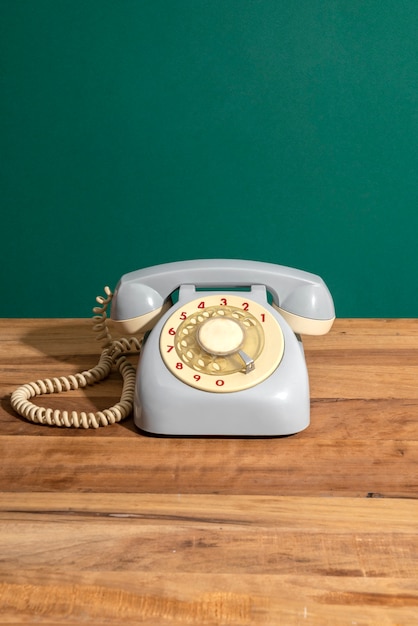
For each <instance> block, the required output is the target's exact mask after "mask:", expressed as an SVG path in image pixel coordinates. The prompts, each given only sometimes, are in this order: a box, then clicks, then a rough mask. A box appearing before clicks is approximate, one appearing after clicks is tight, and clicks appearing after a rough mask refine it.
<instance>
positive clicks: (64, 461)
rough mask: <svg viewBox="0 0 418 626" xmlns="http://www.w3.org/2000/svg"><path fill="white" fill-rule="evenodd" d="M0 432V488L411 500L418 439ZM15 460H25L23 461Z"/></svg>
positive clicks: (415, 492) (417, 479) (417, 478)
mask: <svg viewBox="0 0 418 626" xmlns="http://www.w3.org/2000/svg"><path fill="white" fill-rule="evenodd" d="M71 432H72V433H73V436H72V437H67V438H66V439H65V440H64V441H65V444H64V445H63V439H62V438H61V436H60V434H59V433H58V435H56V436H55V437H52V436H51V437H42V438H39V437H35V436H33V437H31V436H27V437H24V438H19V443H18V444H17V443H16V438H14V437H13V436H3V437H1V438H0V475H1V477H2V479H1V480H2V490H3V491H30V490H35V491H62V490H66V491H106V492H117V491H124V492H129V493H132V492H137V493H144V492H155V493H162V492H165V493H224V494H244V493H247V494H249V495H254V494H263V495H271V494H282V495H306V496H312V495H317V496H319V495H322V496H324V495H327V496H330V495H347V496H348V495H350V496H360V497H365V496H366V495H367V494H368V493H378V494H381V495H385V496H391V497H395V496H398V497H399V496H402V497H410V498H417V497H418V475H417V472H416V468H417V459H418V442H416V441H402V440H400V441H397V440H396V441H380V442H378V443H377V442H376V441H375V440H371V441H364V440H363V441H362V440H360V441H358V440H347V439H343V440H328V439H327V440H321V439H315V440H313V439H306V440H304V439H303V438H302V437H299V436H296V437H293V438H290V437H289V438H279V439H256V440H252V439H247V440H243V439H210V438H208V439H193V438H190V439H181V438H178V439H175V438H152V437H130V438H111V437H106V438H104V437H101V438H100V437H98V438H97V439H95V441H94V445H92V437H94V433H93V434H91V435H90V437H88V438H87V437H85V436H84V437H83V436H81V437H80V436H78V431H71ZM20 459H22V461H20Z"/></svg>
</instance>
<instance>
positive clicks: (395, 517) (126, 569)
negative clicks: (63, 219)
mask: <svg viewBox="0 0 418 626" xmlns="http://www.w3.org/2000/svg"><path fill="white" fill-rule="evenodd" d="M305 349H306V357H307V362H308V368H309V372H310V380H311V396H312V415H311V425H310V427H309V428H308V429H307V430H305V431H304V432H301V433H299V434H297V435H295V436H292V437H285V438H266V439H238V438H237V439H222V438H171V439H170V438H160V437H151V436H145V435H144V434H140V433H138V432H137V431H136V429H135V427H134V425H133V421H132V418H128V420H127V421H125V422H122V423H121V424H117V425H114V426H109V427H106V428H101V429H99V430H70V429H58V428H56V427H55V428H53V427H49V426H41V425H35V424H32V423H28V422H26V421H24V420H23V419H21V418H19V417H18V416H16V415H15V414H14V412H13V411H12V409H11V408H10V393H11V392H12V390H13V389H14V388H15V387H16V386H18V385H20V384H23V383H24V382H27V381H30V380H34V379H37V378H43V377H46V376H49V375H61V374H69V373H74V372H77V371H79V370H81V369H87V368H89V367H91V366H92V365H94V364H95V362H96V358H97V354H98V344H97V342H96V341H95V339H94V337H93V335H92V332H91V329H90V322H89V321H87V320H73V319H66V320H1V321H0V359H1V385H2V405H1V412H0V451H1V457H0V467H1V472H0V480H1V495H0V607H1V611H0V613H1V618H0V621H1V623H4V624H9V623H13V624H16V623H19V624H21V623H35V622H36V623H39V624H57V623H65V624H80V623H86V624H108V623H111V624H139V623H141V624H159V625H162V626H164V625H165V624H168V625H170V626H173V625H174V626H175V625H177V624H181V625H184V624H199V625H202V626H206V625H215V624H216V625H218V624H234V625H247V624H272V625H274V626H280V625H284V626H292V625H294V624H298V625H305V624H306V625H307V626H308V625H309V626H312V625H318V626H324V625H327V624H330V625H332V626H339V625H350V626H351V625H356V626H361V625H365V624H377V625H379V626H382V625H386V624H393V625H394V624H396V625H400V624H414V625H416V624H418V504H417V497H418V472H417V469H418V463H417V462H418V320H361V319H358V320H347V319H345V320H344V319H340V320H337V321H336V323H335V325H334V327H333V329H332V331H331V332H330V333H329V334H328V335H326V336H325V337H306V338H305ZM120 386H121V384H120V380H119V378H118V376H117V375H116V373H115V374H112V375H111V378H110V379H109V380H108V381H106V382H104V383H101V384H100V385H96V386H94V387H91V388H88V389H87V390H85V391H73V392H69V393H68V394H67V395H66V396H58V397H55V396H48V398H47V400H46V401H44V404H46V402H48V406H52V407H62V408H66V407H69V408H71V409H77V410H83V409H87V410H89V411H90V410H95V409H97V407H99V408H101V409H103V408H105V407H106V406H108V405H110V404H112V403H113V402H114V401H115V400H116V399H117V397H118V393H119V391H120Z"/></svg>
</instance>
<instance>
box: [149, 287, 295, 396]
mask: <svg viewBox="0 0 418 626" xmlns="http://www.w3.org/2000/svg"><path fill="white" fill-rule="evenodd" d="M267 339H268V340H267ZM283 349H284V342H283V334H282V331H281V328H280V326H279V324H278V322H277V320H276V319H275V317H274V316H273V315H272V314H271V313H270V312H269V311H268V310H267V309H266V308H264V307H263V306H261V305H260V304H258V303H257V302H254V301H251V300H247V301H244V300H243V298H242V296H235V295H233V294H228V296H227V297H223V296H220V295H219V294H216V295H210V296H205V298H204V300H200V299H196V300H193V301H191V302H188V303H187V304H183V305H181V306H180V308H178V309H177V310H176V311H175V312H174V313H173V314H172V315H171V316H170V317H169V318H168V319H167V321H166V323H165V324H164V327H163V329H162V331H161V336H160V350H161V355H162V357H163V360H164V362H165V364H166V366H167V367H168V369H169V370H170V371H171V372H172V373H173V374H174V375H175V376H176V377H177V378H179V379H180V380H182V381H183V382H185V383H187V384H189V385H191V386H193V387H197V388H198V389H202V390H204V391H212V392H230V391H239V390H241V389H246V388H248V387H252V386H254V385H256V384H258V383H260V382H261V381H262V380H264V379H265V378H267V377H268V376H270V374H271V373H272V372H273V371H274V370H275V369H276V367H277V366H278V365H279V363H280V361H281V359H282V356H283Z"/></svg>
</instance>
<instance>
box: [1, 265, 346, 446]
mask: <svg viewBox="0 0 418 626" xmlns="http://www.w3.org/2000/svg"><path fill="white" fill-rule="evenodd" d="M244 288H245V289H244ZM177 289H178V301H177V302H176V303H175V304H173V302H172V300H171V296H172V294H173V292H174V291H176V290H177ZM231 289H233V290H231ZM267 291H268V292H269V293H270V294H271V297H272V304H271V305H270V304H269V302H268V296H267ZM106 295H107V297H106V298H104V297H98V298H97V301H98V303H99V305H100V306H99V307H95V309H94V312H95V317H94V318H93V319H94V324H95V325H94V329H95V330H96V331H97V332H98V335H99V339H101V340H102V342H103V352H102V355H101V358H100V361H99V363H98V364H97V366H95V367H94V368H92V369H91V370H88V371H87V372H82V373H80V374H76V375H75V376H70V377H68V378H67V377H60V378H52V379H45V380H40V381H36V382H34V383H28V384H26V385H23V387H20V388H19V389H17V390H16V391H15V392H14V393H13V394H12V398H11V401H12V406H13V408H14V409H15V410H16V411H17V412H18V413H20V414H21V415H23V416H24V417H26V418H27V419H30V420H32V421H34V422H38V423H46V424H50V425H57V426H75V427H80V426H81V427H85V428H88V427H98V426H102V425H107V424H110V423H114V422H118V421H120V420H122V419H124V418H125V417H126V416H127V415H129V414H130V412H131V410H132V406H133V409H134V420H135V423H136V425H137V426H138V427H139V428H140V429H142V430H145V431H148V432H151V433H156V434H166V435H225V436H226V435H241V436H266V435H288V434H292V433H296V432H298V431H300V430H303V429H304V428H306V427H307V426H308V425H309V413H310V411H309V409H310V400H309V382H308V374H307V369H306V363H305V358H304V353H303V347H302V341H301V339H300V336H299V335H300V334H304V333H306V334H315V335H320V334H324V333H326V332H328V331H329V330H330V328H331V326H332V324H333V321H334V318H335V313H334V305H333V301H332V297H331V295H330V293H329V291H328V289H327V287H326V285H325V284H324V282H323V281H322V279H321V278H319V277H318V276H315V275H314V274H310V273H308V272H304V271H300V270H296V269H292V268H288V267H284V266H280V265H274V264H271V263H262V262H253V261H244V260H229V259H210V260H195V261H180V262H175V263H166V264H163V265H157V266H153V267H149V268H145V269H141V270H137V271H135V272H130V273H128V274H125V275H124V276H122V278H121V279H120V281H119V283H118V285H117V287H116V291H115V294H114V295H113V294H112V293H111V292H110V290H109V289H107V290H106ZM110 304H111V319H112V320H113V321H114V323H115V325H120V327H121V328H123V329H124V330H125V331H127V332H128V333H133V334H136V333H146V335H145V339H144V341H143V343H142V346H140V343H139V341H138V339H137V338H135V337H129V338H122V339H120V340H116V341H113V340H112V337H111V334H110V331H109V328H108V326H107V312H106V311H107V308H108V306H109V305H110ZM150 331H151V332H150ZM132 348H133V349H136V350H139V349H140V351H141V354H140V359H139V365H138V370H137V372H135V370H134V368H133V366H132V365H131V364H130V362H129V361H128V360H127V358H126V353H127V352H129V351H130V350H131V349H132ZM113 366H116V367H117V369H118V370H119V371H120V373H121V375H122V377H123V379H124V385H123V390H122V396H121V399H120V401H119V402H118V403H117V404H116V405H114V406H113V407H111V408H110V409H105V410H104V411H98V412H96V413H87V414H86V413H81V414H78V413H76V412H74V411H72V412H71V413H70V412H68V411H62V412H61V411H58V410H54V411H53V410H52V409H45V408H42V407H39V406H37V405H35V404H33V403H32V402H31V399H32V398H33V397H34V396H37V395H42V394H48V393H59V392H62V391H68V390H70V389H75V388H77V387H83V386H86V385H89V384H94V383H96V382H99V381H100V380H102V379H104V378H105V377H106V376H107V375H108V374H109V373H110V371H111V369H112V367H113Z"/></svg>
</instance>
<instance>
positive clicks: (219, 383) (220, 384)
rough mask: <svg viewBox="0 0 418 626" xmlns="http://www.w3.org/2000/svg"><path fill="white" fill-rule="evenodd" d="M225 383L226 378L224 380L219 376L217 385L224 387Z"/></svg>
mask: <svg viewBox="0 0 418 626" xmlns="http://www.w3.org/2000/svg"><path fill="white" fill-rule="evenodd" d="M224 384H225V381H224V380H222V378H218V380H217V381H216V385H217V386H218V387H223V386H224Z"/></svg>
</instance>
